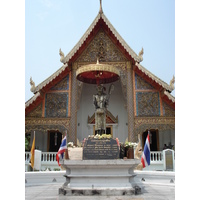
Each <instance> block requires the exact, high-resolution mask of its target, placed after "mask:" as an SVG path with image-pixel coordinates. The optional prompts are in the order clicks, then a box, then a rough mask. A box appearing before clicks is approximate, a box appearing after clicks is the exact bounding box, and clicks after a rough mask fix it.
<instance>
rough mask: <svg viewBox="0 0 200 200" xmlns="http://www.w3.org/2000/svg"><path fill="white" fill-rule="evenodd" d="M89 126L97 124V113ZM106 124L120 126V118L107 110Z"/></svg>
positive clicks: (89, 120)
mask: <svg viewBox="0 0 200 200" xmlns="http://www.w3.org/2000/svg"><path fill="white" fill-rule="evenodd" d="M88 124H95V113H94V114H93V115H92V116H91V117H89V116H88ZM106 124H118V116H116V117H114V116H113V115H112V113H111V112H110V111H108V110H106Z"/></svg>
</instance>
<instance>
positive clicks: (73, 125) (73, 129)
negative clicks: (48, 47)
mask: <svg viewBox="0 0 200 200" xmlns="http://www.w3.org/2000/svg"><path fill="white" fill-rule="evenodd" d="M76 70H77V63H73V64H72V71H71V118H70V141H69V142H73V143H74V144H76V143H77V102H78V99H77V79H76Z"/></svg>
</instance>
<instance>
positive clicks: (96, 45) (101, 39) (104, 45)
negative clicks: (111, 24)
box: [77, 29, 127, 62]
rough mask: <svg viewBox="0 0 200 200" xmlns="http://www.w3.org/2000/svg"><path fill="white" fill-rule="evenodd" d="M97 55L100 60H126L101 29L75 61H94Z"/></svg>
mask: <svg viewBox="0 0 200 200" xmlns="http://www.w3.org/2000/svg"><path fill="white" fill-rule="evenodd" d="M97 57H98V58H99V61H100V62H112V61H114V62H120V61H122V62H123V61H126V60H127V59H126V58H125V56H124V55H123V54H122V53H121V52H120V50H119V49H118V48H117V47H116V46H115V45H114V43H113V42H112V41H111V39H110V38H109V37H108V36H107V34H106V33H105V32H104V31H103V30H102V29H101V30H100V31H99V32H98V33H97V35H96V36H95V37H94V39H93V40H92V41H91V42H90V44H89V45H88V47H87V48H86V49H85V50H84V51H83V53H82V54H81V56H80V57H79V58H78V59H77V61H78V62H96V60H97Z"/></svg>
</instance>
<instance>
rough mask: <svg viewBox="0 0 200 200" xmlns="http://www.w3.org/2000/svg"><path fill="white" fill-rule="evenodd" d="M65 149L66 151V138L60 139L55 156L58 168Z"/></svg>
mask: <svg viewBox="0 0 200 200" xmlns="http://www.w3.org/2000/svg"><path fill="white" fill-rule="evenodd" d="M65 149H67V139H66V136H65V137H64V138H63V139H62V143H61V145H60V148H59V150H58V153H57V154H56V160H57V162H58V165H59V166H60V163H59V162H60V159H63V157H64V152H65Z"/></svg>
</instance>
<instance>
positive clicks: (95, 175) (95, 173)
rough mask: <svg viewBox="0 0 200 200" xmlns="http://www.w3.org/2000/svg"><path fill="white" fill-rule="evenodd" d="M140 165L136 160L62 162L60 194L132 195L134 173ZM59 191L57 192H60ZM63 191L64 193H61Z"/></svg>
mask: <svg viewBox="0 0 200 200" xmlns="http://www.w3.org/2000/svg"><path fill="white" fill-rule="evenodd" d="M139 163H140V160H136V159H127V160H122V159H117V160H76V161H75V160H64V161H63V163H61V165H62V167H64V168H65V169H66V174H65V177H66V182H65V183H64V185H63V187H62V189H61V190H60V191H61V193H65V194H66V192H67V194H68V195H70V194H71V191H72V190H73V191H75V192H76V191H77V192H78V191H79V192H81V194H82V193H85V192H86V191H87V192H86V193H90V194H92V193H93V192H94V191H96V192H97V193H100V195H102V194H104V193H105V194H108V193H109V195H111V194H110V193H112V191H113V192H116V190H119V192H120V194H122V193H124V192H126V193H127V194H128V193H130V195H131V194H132V193H134V186H135V184H134V180H133V178H134V176H135V174H134V171H133V169H134V168H135V167H136V166H137V165H138V164H139ZM60 191H59V192H60ZM63 191H64V192H63Z"/></svg>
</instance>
